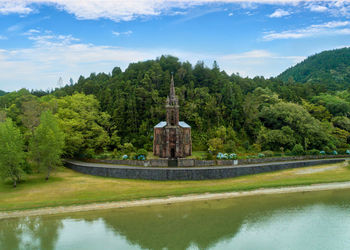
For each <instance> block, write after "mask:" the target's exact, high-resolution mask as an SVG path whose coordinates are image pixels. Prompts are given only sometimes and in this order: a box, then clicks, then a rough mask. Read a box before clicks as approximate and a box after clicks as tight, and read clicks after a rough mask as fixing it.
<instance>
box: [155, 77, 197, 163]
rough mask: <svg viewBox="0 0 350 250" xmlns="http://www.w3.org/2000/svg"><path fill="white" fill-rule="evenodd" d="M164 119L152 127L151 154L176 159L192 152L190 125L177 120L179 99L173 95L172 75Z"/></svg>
mask: <svg viewBox="0 0 350 250" xmlns="http://www.w3.org/2000/svg"><path fill="white" fill-rule="evenodd" d="M165 108H166V121H162V122H160V123H158V124H157V125H156V126H155V127H154V137H153V154H154V155H156V156H159V157H160V158H169V159H177V158H184V157H186V156H190V155H191V154H192V139H191V127H190V126H189V125H188V124H187V123H186V122H183V121H179V101H178V98H177V96H176V95H175V86H174V77H173V76H172V77H171V82H170V94H169V96H168V98H167V101H166V106H165Z"/></svg>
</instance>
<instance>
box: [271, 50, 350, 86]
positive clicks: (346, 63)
mask: <svg viewBox="0 0 350 250" xmlns="http://www.w3.org/2000/svg"><path fill="white" fill-rule="evenodd" d="M278 77H279V78H280V79H282V80H283V81H288V80H293V81H296V82H301V83H306V82H313V83H321V84H323V85H325V86H326V88H327V89H329V90H339V89H347V88H348V87H349V82H350V48H342V49H335V50H329V51H324V52H321V53H319V54H316V55H313V56H310V57H308V58H307V59H305V60H304V61H303V62H301V63H298V64H297V65H296V66H294V67H291V68H289V69H287V70H286V71H284V72H283V73H282V74H280V75H279V76H278Z"/></svg>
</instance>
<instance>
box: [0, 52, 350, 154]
mask: <svg viewBox="0 0 350 250" xmlns="http://www.w3.org/2000/svg"><path fill="white" fill-rule="evenodd" d="M349 55H350V49H339V50H333V51H326V52H322V53H320V54H317V55H314V56H311V57H309V58H308V59H306V60H305V61H304V62H302V63H300V64H298V65H296V66H295V67H293V68H290V69H288V70H287V71H285V72H284V73H282V74H281V75H280V76H279V77H277V78H270V79H265V78H264V77H255V78H243V77H240V76H239V75H236V74H232V75H228V74H227V73H226V72H225V71H222V70H220V68H219V65H217V63H216V62H214V63H213V65H212V66H211V67H207V66H206V65H205V64H204V63H203V62H198V63H197V64H195V65H191V64H190V63H189V62H180V61H179V59H178V58H176V57H173V56H161V57H159V58H157V59H156V60H149V61H144V62H137V63H131V64H130V65H129V66H128V67H127V68H126V69H125V71H122V70H121V69H120V68H119V67H115V68H114V69H113V70H112V72H111V73H109V74H106V73H99V74H96V73H92V74H91V75H90V76H89V77H87V78H84V77H83V76H81V77H80V78H79V80H78V81H77V82H76V83H75V84H72V83H70V84H67V85H66V86H65V87H63V88H57V89H55V90H52V91H48V92H45V91H41V90H33V91H28V90H26V89H21V90H19V91H15V92H11V93H8V94H6V95H4V96H1V97H0V121H5V120H6V118H10V119H12V121H13V122H14V123H15V125H16V126H18V127H19V128H20V131H21V133H22V134H23V135H24V138H25V144H26V145H28V144H29V141H30V138H31V136H32V135H33V132H34V130H35V128H36V127H37V126H39V124H40V119H39V118H40V115H41V113H42V111H47V110H48V111H50V112H51V113H52V114H53V115H54V116H55V117H56V119H57V120H58V123H59V126H60V128H61V129H62V131H63V132H64V134H65V146H64V155H65V156H66V157H93V156H94V155H96V154H101V153H103V152H115V155H116V157H120V155H121V154H123V153H125V152H126V153H128V152H129V153H130V152H136V151H137V150H139V149H145V150H148V151H151V150H152V143H153V141H152V140H153V127H154V126H155V125H156V124H157V123H158V122H159V121H161V120H164V119H165V108H164V104H165V100H166V97H167V95H168V92H169V84H170V77H171V74H172V73H173V74H174V80H175V87H176V94H177V95H178V97H179V101H180V119H181V120H184V121H186V122H187V123H188V124H190V125H191V126H192V140H193V150H194V151H196V150H197V151H198V150H200V151H208V149H209V150H210V152H212V153H213V154H216V153H217V152H227V153H231V152H236V153H241V154H244V153H253V152H254V153H258V152H261V151H266V150H270V151H275V152H282V153H283V152H289V151H293V149H294V151H296V150H299V151H302V152H304V151H305V152H306V151H309V152H316V151H317V152H318V151H320V150H324V151H326V152H330V151H332V150H338V151H341V150H346V149H348V148H349V142H350V119H349V118H350V92H349V90H348V85H349V83H350V71H349V69H350V60H349Z"/></svg>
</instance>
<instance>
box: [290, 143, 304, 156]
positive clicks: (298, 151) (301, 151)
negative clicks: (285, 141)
mask: <svg viewBox="0 0 350 250" xmlns="http://www.w3.org/2000/svg"><path fill="white" fill-rule="evenodd" d="M292 153H293V155H304V154H305V151H304V148H303V146H301V145H300V144H295V145H294V147H293V149H292Z"/></svg>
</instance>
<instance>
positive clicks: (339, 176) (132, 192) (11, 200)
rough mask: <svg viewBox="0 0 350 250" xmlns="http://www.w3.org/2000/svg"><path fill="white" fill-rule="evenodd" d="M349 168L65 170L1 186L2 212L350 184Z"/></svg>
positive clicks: (341, 166)
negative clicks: (210, 172) (203, 172)
mask: <svg viewBox="0 0 350 250" xmlns="http://www.w3.org/2000/svg"><path fill="white" fill-rule="evenodd" d="M346 165H347V163H338V164H333V165H327V166H325V165H322V166H317V167H309V168H307V169H323V168H325V167H328V166H339V167H338V168H331V169H327V170H326V171H318V172H313V173H305V172H302V170H304V168H299V169H291V170H284V171H278V172H272V173H264V174H258V175H250V176H242V177H238V178H231V179H222V180H206V181H145V180H126V179H115V178H104V177H96V176H90V175H85V174H81V173H77V172H74V171H72V170H70V169H66V168H61V169H60V170H58V171H57V172H55V173H53V177H51V178H50V180H49V181H47V182H46V181H45V180H44V175H42V174H37V175H31V176H28V177H27V178H26V180H25V181H23V182H22V183H19V185H18V187H17V188H13V187H12V185H11V183H1V184H0V211H5V210H14V209H29V208H38V207H47V206H59V205H72V204H84V203H93V202H106V201H121V200H134V199H141V198H151V197H164V196H177V195H184V194H194V193H205V192H227V191H239V190H252V189H257V188H267V187H281V186H294V185H308V184H314V183H328V182H341V181H350V169H349V167H347V166H346Z"/></svg>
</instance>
